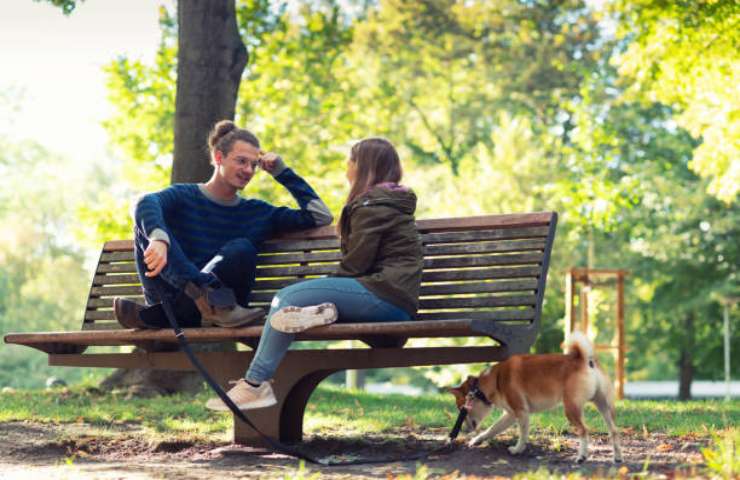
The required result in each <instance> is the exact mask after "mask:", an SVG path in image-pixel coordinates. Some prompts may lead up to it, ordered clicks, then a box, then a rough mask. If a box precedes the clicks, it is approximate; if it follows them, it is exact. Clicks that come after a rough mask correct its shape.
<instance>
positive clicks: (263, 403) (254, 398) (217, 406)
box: [206, 378, 277, 412]
mask: <svg viewBox="0 0 740 480" xmlns="http://www.w3.org/2000/svg"><path fill="white" fill-rule="evenodd" d="M229 383H232V384H235V385H234V387H232V389H231V390H229V391H228V392H226V394H227V395H228V396H229V398H230V399H231V401H232V402H234V403H235V404H236V406H237V407H238V408H239V410H253V409H256V408H266V407H271V406H273V405H275V404H276V403H277V400H276V399H275V393H273V391H272V387H271V386H270V382H262V384H261V385H260V386H259V387H253V386H251V385H250V384H248V383H247V381H246V380H244V379H243V378H240V379H239V380H232V381H231V382H229ZM206 408H209V409H211V410H215V411H217V412H227V411H229V407H227V406H226V404H225V403H224V402H223V400H221V399H220V398H218V397H215V398H211V399H210V400H208V401H207V402H206Z"/></svg>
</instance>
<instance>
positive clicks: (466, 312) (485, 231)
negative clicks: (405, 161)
mask: <svg viewBox="0 0 740 480" xmlns="http://www.w3.org/2000/svg"><path fill="white" fill-rule="evenodd" d="M556 223H557V214H556V213H553V212H542V213H527V214H513V215H487V216H478V217H462V218H447V219H436V220H419V221H418V222H417V226H418V229H419V232H420V233H421V235H422V241H423V244H424V273H423V277H422V288H421V297H420V309H419V312H418V314H417V318H418V319H421V320H447V319H473V320H490V321H496V322H505V323H515V324H523V323H524V324H531V323H539V317H540V312H541V307H542V300H543V296H544V291H545V281H546V278H547V270H548V262H549V257H550V251H551V249H552V243H553V239H554V235H555V227H556ZM340 257H341V254H340V252H339V241H338V239H337V237H336V234H335V230H334V227H333V226H331V227H322V228H318V229H315V230H311V231H305V232H299V233H295V234H291V235H287V236H283V237H280V238H275V239H272V240H269V241H267V242H266V243H265V244H264V245H263V248H262V250H261V253H260V255H259V261H258V267H257V282H256V285H255V288H254V290H253V292H252V296H251V298H250V303H251V305H253V306H263V307H265V308H267V307H268V306H269V304H270V301H271V300H272V297H273V296H274V295H275V292H276V291H277V290H278V289H280V288H282V287H285V286H287V285H290V284H291V283H294V282H296V281H300V280H302V279H306V278H314V277H317V276H324V275H331V274H332V273H334V272H335V271H336V266H337V263H338V261H339V259H340ZM114 296H124V297H129V298H133V299H141V298H142V292H141V286H140V282H139V279H138V277H137V275H136V267H135V264H134V256H133V242H132V241H131V240H117V241H110V242H106V243H105V245H104V247H103V250H102V253H101V255H100V260H99V262H98V266H97V269H96V271H95V276H94V278H93V282H92V287H91V289H90V295H89V299H88V302H87V307H86V310H85V317H84V322H83V324H82V328H83V329H115V328H120V327H119V325H118V323H117V322H116V320H115V318H114V315H113V311H112V302H113V297H114Z"/></svg>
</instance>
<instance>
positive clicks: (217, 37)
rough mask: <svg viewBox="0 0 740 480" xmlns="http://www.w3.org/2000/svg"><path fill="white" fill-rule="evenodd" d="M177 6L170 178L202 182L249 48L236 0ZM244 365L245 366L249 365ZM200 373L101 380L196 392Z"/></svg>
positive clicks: (152, 391) (132, 387) (118, 374)
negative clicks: (212, 140) (211, 139)
mask: <svg viewBox="0 0 740 480" xmlns="http://www.w3.org/2000/svg"><path fill="white" fill-rule="evenodd" d="M177 8H178V10H177V22H178V51H177V94H176V98H175V126H174V127H175V151H174V163H173V165H172V177H171V182H172V183H189V182H190V183H192V182H204V181H206V180H208V178H209V177H210V176H211V173H212V167H211V165H210V158H209V155H208V148H207V138H208V132H209V130H210V129H211V127H213V125H214V124H215V123H216V122H217V121H219V120H223V119H231V120H233V119H234V112H235V110H236V99H237V94H238V91H239V82H240V81H241V76H242V73H243V72H244V68H245V67H246V65H247V60H248V58H249V57H248V54H247V49H246V47H245V46H244V43H243V42H242V39H241V36H240V35H239V28H238V26H237V23H236V11H235V5H234V0H179V2H178V7H177ZM235 349H236V345H235V344H234V343H233V342H230V343H226V344H218V343H217V344H200V345H193V350H195V351H213V350H235ZM245 367H246V365H245ZM202 385H203V380H202V379H201V377H200V374H199V373H197V372H182V371H172V372H171V371H154V370H139V369H134V370H116V371H115V372H114V373H113V374H111V375H110V376H109V377H108V378H106V379H105V380H104V381H103V383H102V384H101V388H103V389H105V390H114V389H124V390H127V391H128V392H129V394H130V395H136V396H153V395H163V394H171V393H175V392H187V393H194V392H196V391H198V390H200V389H201V388H202Z"/></svg>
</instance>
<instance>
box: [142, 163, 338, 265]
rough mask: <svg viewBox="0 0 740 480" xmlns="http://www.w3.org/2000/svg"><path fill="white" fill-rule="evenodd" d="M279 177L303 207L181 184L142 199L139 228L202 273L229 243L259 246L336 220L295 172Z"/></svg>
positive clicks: (277, 178)
mask: <svg viewBox="0 0 740 480" xmlns="http://www.w3.org/2000/svg"><path fill="white" fill-rule="evenodd" d="M275 179H276V180H277V181H278V182H280V183H281V184H282V185H283V186H284V187H285V188H287V189H288V191H290V193H291V194H292V195H293V198H295V199H296V201H297V202H298V205H299V207H300V208H299V209H292V208H288V207H275V206H273V205H271V204H269V203H267V202H265V201H262V200H257V199H252V198H250V199H246V198H242V197H237V198H235V199H234V201H233V202H229V203H224V202H222V201H220V200H217V199H216V198H214V197H212V196H211V195H210V194H209V193H208V191H207V190H206V189H205V187H204V186H203V184H194V183H182V184H175V185H172V186H170V187H168V188H165V189H164V190H162V191H159V192H156V193H150V194H147V195H144V196H143V197H142V198H141V199H140V200H139V201H138V203H137V204H136V211H135V216H136V219H137V222H136V224H137V226H138V228H142V229H143V230H144V233H145V235H146V236H147V238H149V240H164V241H166V242H167V243H168V244H169V245H170V249H172V248H178V247H179V248H180V249H181V250H182V252H183V253H184V254H185V256H186V257H187V258H188V259H189V260H190V261H191V262H192V263H193V264H194V266H195V267H197V268H198V269H201V268H202V267H203V266H204V265H205V264H206V263H208V261H210V260H211V259H212V258H213V257H214V255H215V254H216V253H217V252H218V250H219V249H220V248H221V247H222V246H223V245H224V244H225V243H227V242H229V241H231V240H234V239H237V238H246V239H248V240H250V241H251V242H252V244H253V245H254V246H255V247H256V248H259V247H260V245H261V244H262V242H263V241H264V240H265V239H267V238H269V237H271V236H273V235H275V234H278V233H282V232H289V231H294V230H302V229H306V228H312V227H317V226H321V225H328V224H330V223H331V222H332V220H333V218H332V215H331V213H330V212H329V209H328V208H327V207H326V205H325V204H324V202H323V201H321V199H320V198H319V196H318V195H317V194H316V192H314V190H313V189H312V188H311V186H310V185H308V183H306V181H305V180H303V179H302V178H301V177H300V176H298V175H297V174H296V173H295V172H293V170H291V169H290V168H285V169H284V170H282V171H281V172H280V173H279V174H278V175H276V176H275ZM194 273H195V272H194Z"/></svg>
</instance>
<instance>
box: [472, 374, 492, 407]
mask: <svg viewBox="0 0 740 480" xmlns="http://www.w3.org/2000/svg"><path fill="white" fill-rule="evenodd" d="M468 395H472V396H473V397H475V398H477V399H478V400H480V401H481V402H483V403H484V404H486V405H488V406H490V405H491V401H490V400H488V398H487V397H486V394H485V393H483V392H482V391H481V389H480V386H479V384H478V379H477V378H475V379H473V380H471V381H470V390H468Z"/></svg>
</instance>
